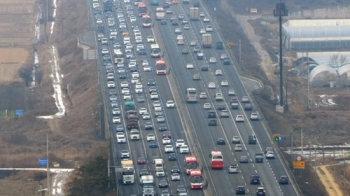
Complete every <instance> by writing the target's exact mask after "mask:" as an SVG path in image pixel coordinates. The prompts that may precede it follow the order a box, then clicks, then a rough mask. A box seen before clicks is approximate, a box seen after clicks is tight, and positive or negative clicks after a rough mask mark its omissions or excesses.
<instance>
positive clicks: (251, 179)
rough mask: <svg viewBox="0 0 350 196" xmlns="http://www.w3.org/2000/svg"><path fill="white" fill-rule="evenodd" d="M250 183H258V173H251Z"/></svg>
mask: <svg viewBox="0 0 350 196" xmlns="http://www.w3.org/2000/svg"><path fill="white" fill-rule="evenodd" d="M250 184H260V176H259V175H258V174H253V175H251V176H250Z"/></svg>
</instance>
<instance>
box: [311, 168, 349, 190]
mask: <svg viewBox="0 0 350 196" xmlns="http://www.w3.org/2000/svg"><path fill="white" fill-rule="evenodd" d="M316 173H317V176H318V177H319V178H320V180H321V182H322V184H323V185H324V187H325V188H326V191H327V193H328V195H329V196H343V193H342V190H340V187H339V185H338V183H337V182H336V181H335V178H334V177H333V175H332V173H330V172H329V170H328V168H327V165H322V166H318V167H316Z"/></svg>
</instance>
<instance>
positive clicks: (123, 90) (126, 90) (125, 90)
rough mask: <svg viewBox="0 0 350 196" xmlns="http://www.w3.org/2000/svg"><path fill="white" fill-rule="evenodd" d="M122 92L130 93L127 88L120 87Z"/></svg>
mask: <svg viewBox="0 0 350 196" xmlns="http://www.w3.org/2000/svg"><path fill="white" fill-rule="evenodd" d="M122 94H123V95H125V94H130V90H129V89H128V88H122Z"/></svg>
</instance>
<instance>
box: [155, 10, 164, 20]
mask: <svg viewBox="0 0 350 196" xmlns="http://www.w3.org/2000/svg"><path fill="white" fill-rule="evenodd" d="M164 17H165V11H164V8H162V7H157V9H156V20H163V19H164Z"/></svg>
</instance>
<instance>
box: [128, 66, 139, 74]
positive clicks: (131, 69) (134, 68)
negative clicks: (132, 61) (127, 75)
mask: <svg viewBox="0 0 350 196" xmlns="http://www.w3.org/2000/svg"><path fill="white" fill-rule="evenodd" d="M138 71H139V70H138V69H137V67H130V72H131V73H132V72H138Z"/></svg>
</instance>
